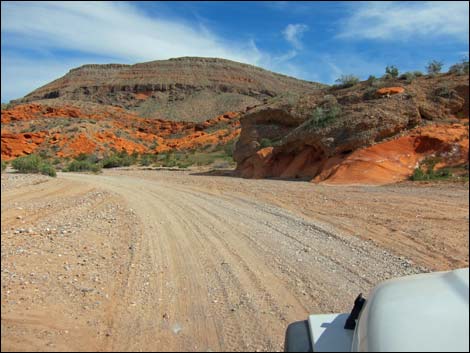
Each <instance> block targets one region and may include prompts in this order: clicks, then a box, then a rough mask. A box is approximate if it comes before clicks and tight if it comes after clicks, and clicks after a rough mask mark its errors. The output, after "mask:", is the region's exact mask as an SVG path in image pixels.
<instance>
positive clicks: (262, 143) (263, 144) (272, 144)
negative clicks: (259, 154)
mask: <svg viewBox="0 0 470 353" xmlns="http://www.w3.org/2000/svg"><path fill="white" fill-rule="evenodd" d="M280 141H281V140H280V139H277V140H275V141H273V140H271V139H268V138H262V139H261V141H260V146H261V148H265V147H275V146H279V144H280Z"/></svg>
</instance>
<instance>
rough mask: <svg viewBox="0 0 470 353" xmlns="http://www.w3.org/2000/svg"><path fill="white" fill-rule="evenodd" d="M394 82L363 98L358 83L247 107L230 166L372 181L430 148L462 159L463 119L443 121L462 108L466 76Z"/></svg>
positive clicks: (395, 176) (395, 173)
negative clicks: (396, 84)
mask: <svg viewBox="0 0 470 353" xmlns="http://www.w3.org/2000/svg"><path fill="white" fill-rule="evenodd" d="M391 83H399V81H398V82H391ZM402 85H403V87H400V86H395V85H390V87H385V88H384V89H382V90H379V91H376V94H375V96H372V97H371V96H370V95H369V94H367V92H368V91H370V87H369V86H368V83H366V82H363V83H360V84H359V85H357V86H354V87H351V88H349V89H329V90H326V89H325V90H322V91H321V92H316V93H312V94H308V95H302V96H296V97H290V98H289V99H287V98H284V99H281V100H279V101H277V102H271V103H269V104H266V105H264V106H260V107H256V108H255V109H253V110H250V111H249V112H247V113H246V114H245V115H244V116H243V117H242V119H241V126H242V131H241V134H240V139H239V141H238V143H237V145H236V149H235V153H234V158H235V160H236V161H237V170H238V172H239V173H240V175H241V176H243V177H246V178H265V177H281V178H305V179H312V180H314V181H316V182H325V181H326V182H335V183H355V182H359V183H375V184H377V183H379V184H380V183H388V182H396V181H399V180H403V179H406V178H407V177H409V175H411V173H412V172H413V170H414V169H415V168H416V165H417V163H418V162H419V161H420V160H422V159H423V158H425V157H426V156H428V155H431V154H435V153H437V154H442V155H443V156H444V159H445V160H447V161H448V163H447V165H454V164H455V163H457V162H456V161H458V163H468V115H467V126H464V125H462V124H457V125H453V124H452V123H449V122H448V121H449V119H452V120H453V121H454V122H458V121H459V119H461V118H464V117H465V115H466V114H468V76H455V75H442V76H439V77H434V78H428V77H423V78H420V79H419V80H415V81H414V82H413V83H412V84H408V85H405V84H402ZM423 112H424V114H423ZM426 124H439V125H440V127H435V128H431V127H427V126H426V127H425V125H426ZM420 126H423V127H422V128H418V127H420ZM416 128H418V129H416ZM426 141H427V142H426ZM430 141H432V143H431V142H430ZM426 143H428V144H429V146H428V147H424V146H427V145H426ZM465 146H467V147H465ZM268 147H269V148H268ZM450 151H454V152H455V151H457V152H455V153H454V154H452V153H451V152H450ZM446 153H448V154H447V156H446Z"/></svg>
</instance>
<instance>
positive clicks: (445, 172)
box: [410, 157, 453, 181]
mask: <svg viewBox="0 0 470 353" xmlns="http://www.w3.org/2000/svg"><path fill="white" fill-rule="evenodd" d="M440 160H441V159H440V158H438V157H428V158H426V159H425V160H423V161H422V162H421V164H420V165H419V167H418V168H416V169H415V170H414V171H413V174H412V175H411V178H410V179H411V180H413V181H420V180H439V179H448V178H450V177H452V176H453V175H452V172H451V170H450V169H449V168H442V169H439V170H434V167H435V166H436V164H437V163H438V162H439V161H440Z"/></svg>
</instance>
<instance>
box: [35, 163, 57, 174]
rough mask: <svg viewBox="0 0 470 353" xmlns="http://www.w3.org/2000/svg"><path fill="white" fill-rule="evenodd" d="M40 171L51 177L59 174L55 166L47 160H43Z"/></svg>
mask: <svg viewBox="0 0 470 353" xmlns="http://www.w3.org/2000/svg"><path fill="white" fill-rule="evenodd" d="M39 173H41V174H44V175H49V176H51V177H56V176H57V173H56V171H55V168H54V166H53V165H51V164H49V163H46V162H43V163H41V164H40V165H39Z"/></svg>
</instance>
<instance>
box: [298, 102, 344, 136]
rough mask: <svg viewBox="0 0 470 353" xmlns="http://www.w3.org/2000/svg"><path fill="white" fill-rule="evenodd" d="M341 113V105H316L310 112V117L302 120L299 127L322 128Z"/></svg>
mask: <svg viewBox="0 0 470 353" xmlns="http://www.w3.org/2000/svg"><path fill="white" fill-rule="evenodd" d="M340 115H341V106H340V105H339V104H334V105H332V106H327V107H317V108H315V110H314V111H313V113H312V117H311V118H310V119H308V120H307V121H306V122H304V123H303V124H302V125H300V126H299V128H307V129H308V130H312V129H316V128H323V127H326V126H328V125H329V124H331V123H332V122H333V121H334V120H336V119H337V118H338V117H339V116H340Z"/></svg>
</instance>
